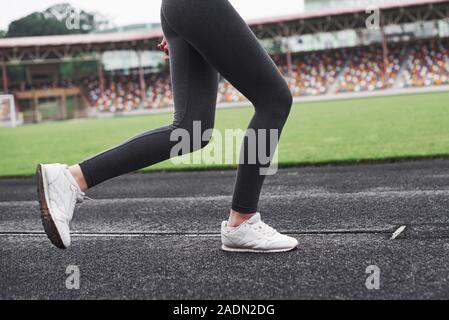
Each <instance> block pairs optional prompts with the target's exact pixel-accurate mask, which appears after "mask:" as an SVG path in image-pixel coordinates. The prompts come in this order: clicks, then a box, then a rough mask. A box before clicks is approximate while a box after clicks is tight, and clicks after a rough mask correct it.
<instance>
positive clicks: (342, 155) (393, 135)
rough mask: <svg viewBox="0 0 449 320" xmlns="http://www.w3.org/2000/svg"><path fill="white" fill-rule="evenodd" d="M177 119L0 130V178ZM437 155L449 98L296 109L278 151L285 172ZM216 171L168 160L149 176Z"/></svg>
mask: <svg viewBox="0 0 449 320" xmlns="http://www.w3.org/2000/svg"><path fill="white" fill-rule="evenodd" d="M251 115H252V109H251V108H240V109H221V110H218V112H217V117H216V128H217V129H225V128H245V127H246V125H247V123H248V122H249V119H250V117H251ZM171 118H172V115H171V114H155V115H148V116H139V117H137V116H136V117H126V118H125V117H124V118H113V119H101V120H97V119H92V120H78V121H67V122H53V123H44V124H39V125H25V126H22V127H18V128H15V129H11V128H0V150H1V157H0V176H21V175H32V174H34V170H35V167H36V164H37V163H39V162H44V163H51V162H61V163H69V164H72V163H76V162H79V161H80V160H82V159H84V158H86V157H88V156H91V155H94V154H96V153H98V152H100V151H102V150H103V149H105V148H109V147H111V146H113V145H115V144H118V143H120V142H121V141H123V140H125V139H127V138H129V137H131V136H133V135H135V134H137V133H140V132H142V131H146V130H148V129H150V128H156V127H158V126H161V125H165V124H168V123H170V121H171ZM209 147H210V148H213V144H210V145H209V146H208V148H209ZM148 152H151V150H150V149H149V150H148ZM433 156H449V92H444V93H431V94H430V93H429V94H415V95H406V96H392V97H376V98H364V99H353V100H340V101H326V102H311V103H301V104H297V105H295V106H294V107H293V109H292V112H291V115H290V118H289V121H288V123H287V126H286V128H285V130H284V132H283V136H282V139H281V144H280V147H279V163H280V165H281V166H282V165H295V164H298V165H300V164H316V163H331V162H332V163H333V162H347V161H362V160H385V159H397V158H409V157H410V158H415V157H433ZM216 167H217V166H216V165H214V166H210V165H204V164H197V165H174V164H173V163H172V162H170V161H165V162H162V163H160V164H157V165H155V166H152V167H150V168H146V169H144V170H145V171H148V170H169V169H170V170H171V169H192V168H197V169H199V168H201V169H203V168H216Z"/></svg>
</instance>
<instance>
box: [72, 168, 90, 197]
mask: <svg viewBox="0 0 449 320" xmlns="http://www.w3.org/2000/svg"><path fill="white" fill-rule="evenodd" d="M69 171H70V173H71V174H72V176H73V178H75V181H76V183H78V186H79V187H80V189H81V191H82V192H84V191H86V190H87V189H88V187H87V182H86V179H84V175H83V172H82V171H81V168H80V166H79V165H77V164H76V165H73V166H71V167H69Z"/></svg>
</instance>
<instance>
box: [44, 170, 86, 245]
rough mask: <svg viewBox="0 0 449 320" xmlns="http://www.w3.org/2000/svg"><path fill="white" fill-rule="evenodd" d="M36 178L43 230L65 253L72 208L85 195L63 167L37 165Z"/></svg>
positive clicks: (68, 238)
mask: <svg viewBox="0 0 449 320" xmlns="http://www.w3.org/2000/svg"><path fill="white" fill-rule="evenodd" d="M36 177H37V193H38V197H39V204H40V209H41V218H42V224H43V225H44V230H45V232H46V233H47V236H48V238H49V239H50V241H51V242H52V243H53V244H54V245H55V246H57V247H58V248H61V249H66V248H67V247H69V246H70V228H69V224H70V221H71V220H72V217H73V211H74V210H75V204H76V202H81V201H82V200H83V198H84V193H83V192H81V190H80V188H79V186H78V183H77V182H76V181H75V178H74V177H73V176H72V174H71V173H70V171H69V168H68V166H67V165H65V164H59V163H54V164H38V165H37V169H36Z"/></svg>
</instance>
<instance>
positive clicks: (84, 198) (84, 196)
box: [76, 192, 94, 203]
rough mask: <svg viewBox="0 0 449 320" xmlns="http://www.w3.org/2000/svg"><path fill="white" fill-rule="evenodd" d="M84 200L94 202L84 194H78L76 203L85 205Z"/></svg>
mask: <svg viewBox="0 0 449 320" xmlns="http://www.w3.org/2000/svg"><path fill="white" fill-rule="evenodd" d="M84 200H94V199H92V198H91V197H88V196H86V194H85V193H84V192H77V193H76V203H83V202H84Z"/></svg>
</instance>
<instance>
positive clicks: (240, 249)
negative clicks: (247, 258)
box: [221, 245, 297, 253]
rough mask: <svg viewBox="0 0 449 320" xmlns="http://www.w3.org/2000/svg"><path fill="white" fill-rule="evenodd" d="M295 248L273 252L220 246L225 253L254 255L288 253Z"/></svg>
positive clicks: (274, 250)
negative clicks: (252, 253)
mask: <svg viewBox="0 0 449 320" xmlns="http://www.w3.org/2000/svg"><path fill="white" fill-rule="evenodd" d="M296 248H297V247H293V248H287V249H273V250H257V249H247V248H230V247H227V246H225V245H222V246H221V249H222V250H223V251H227V252H254V253H276V252H288V251H292V250H295V249H296Z"/></svg>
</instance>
